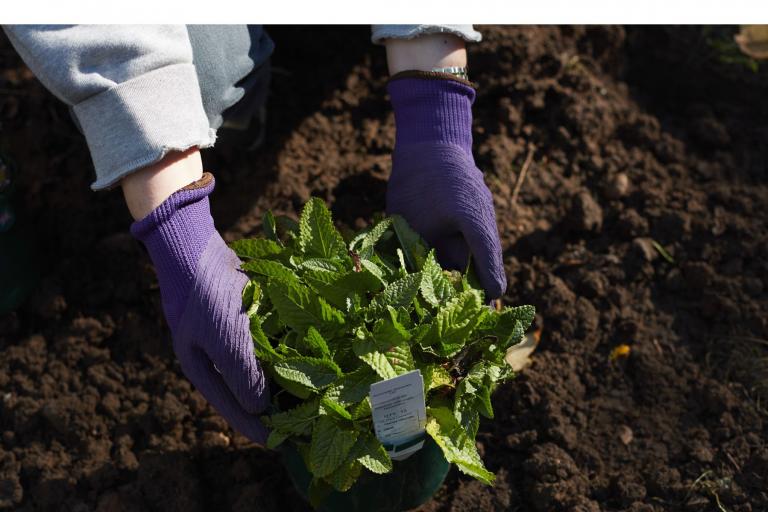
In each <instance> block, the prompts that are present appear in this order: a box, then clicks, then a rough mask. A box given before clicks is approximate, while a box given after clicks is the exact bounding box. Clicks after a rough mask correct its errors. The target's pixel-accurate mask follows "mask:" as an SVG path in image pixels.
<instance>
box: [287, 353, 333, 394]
mask: <svg viewBox="0 0 768 512" xmlns="http://www.w3.org/2000/svg"><path fill="white" fill-rule="evenodd" d="M272 369H273V371H274V372H275V373H276V374H277V375H279V376H280V377H282V378H283V379H286V380H289V381H291V382H296V383H298V384H300V385H302V386H306V387H308V388H310V389H314V390H319V389H322V388H324V387H326V386H329V385H331V384H333V382H335V381H336V380H337V379H338V378H339V377H341V369H340V368H339V367H338V366H337V365H336V363H334V362H333V361H330V360H327V359H317V358H314V357H291V358H286V359H283V360H282V361H278V362H277V363H275V364H274V365H273V366H272Z"/></svg>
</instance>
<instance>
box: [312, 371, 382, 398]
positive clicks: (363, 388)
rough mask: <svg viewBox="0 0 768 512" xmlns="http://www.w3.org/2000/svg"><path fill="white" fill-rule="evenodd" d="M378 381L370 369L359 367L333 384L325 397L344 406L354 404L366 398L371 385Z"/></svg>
mask: <svg viewBox="0 0 768 512" xmlns="http://www.w3.org/2000/svg"><path fill="white" fill-rule="evenodd" d="M378 380H379V378H378V377H377V376H376V374H375V373H374V372H373V371H372V370H371V368H369V367H367V366H361V367H360V368H358V369H356V370H354V371H352V372H349V373H347V374H346V375H344V376H343V377H342V378H340V379H339V380H338V381H336V382H334V383H333V384H332V385H331V386H330V387H329V388H328V390H327V391H326V392H325V396H326V397H327V398H329V399H332V400H335V401H336V402H338V403H340V404H341V405H344V406H346V405H351V404H355V403H358V402H360V401H361V400H363V399H364V398H365V397H367V396H368V393H369V392H370V389H371V384H373V383H374V382H377V381H378Z"/></svg>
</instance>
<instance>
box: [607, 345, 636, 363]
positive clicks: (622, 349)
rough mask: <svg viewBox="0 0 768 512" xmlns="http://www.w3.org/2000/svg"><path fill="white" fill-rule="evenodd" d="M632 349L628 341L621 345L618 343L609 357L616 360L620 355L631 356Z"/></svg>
mask: <svg viewBox="0 0 768 512" xmlns="http://www.w3.org/2000/svg"><path fill="white" fill-rule="evenodd" d="M631 351H632V349H631V348H630V346H629V345H627V344H626V343H622V344H621V345H618V346H617V347H614V349H613V350H611V355H610V356H609V357H608V358H609V359H610V360H611V361H615V360H617V359H618V358H620V357H627V356H629V353H630V352H631Z"/></svg>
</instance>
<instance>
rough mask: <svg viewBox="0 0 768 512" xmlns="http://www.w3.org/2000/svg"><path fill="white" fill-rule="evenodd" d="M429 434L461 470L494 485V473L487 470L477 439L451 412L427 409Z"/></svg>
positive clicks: (434, 408) (442, 408)
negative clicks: (478, 448)
mask: <svg viewBox="0 0 768 512" xmlns="http://www.w3.org/2000/svg"><path fill="white" fill-rule="evenodd" d="M427 433H428V434H429V435H430V436H431V437H432V438H433V439H434V440H435V442H436V443H437V445H438V446H440V448H441V449H442V450H443V455H445V458H446V459H447V460H448V462H452V463H454V464H456V466H458V468H459V470H460V471H461V472H462V473H464V474H467V475H469V476H471V477H474V478H476V479H478V480H480V481H481V482H483V483H485V484H488V485H492V484H493V481H494V479H495V476H494V474H493V473H491V472H490V471H488V470H487V469H485V466H484V465H483V461H482V459H481V458H480V454H479V453H477V446H476V445H475V439H474V438H473V437H472V438H470V437H469V436H467V433H466V432H465V431H464V429H463V428H462V426H461V425H459V423H458V422H457V421H456V418H455V417H454V416H453V414H452V413H451V411H450V410H449V409H447V408H445V407H430V408H429V409H427Z"/></svg>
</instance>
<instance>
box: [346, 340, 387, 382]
mask: <svg viewBox="0 0 768 512" xmlns="http://www.w3.org/2000/svg"><path fill="white" fill-rule="evenodd" d="M352 347H353V349H354V351H355V354H356V355H357V357H359V358H360V359H361V360H362V361H363V362H365V363H366V364H367V365H368V366H370V367H371V368H372V369H373V371H375V372H376V373H377V374H378V375H379V376H380V377H381V378H382V379H391V378H392V377H397V375H398V373H397V370H396V369H395V368H394V367H393V366H392V364H391V363H390V362H389V359H388V358H387V356H385V355H384V354H383V353H381V352H379V349H378V347H377V346H376V342H375V341H374V340H373V338H366V339H363V340H357V341H355V343H354V345H353V346H352Z"/></svg>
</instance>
